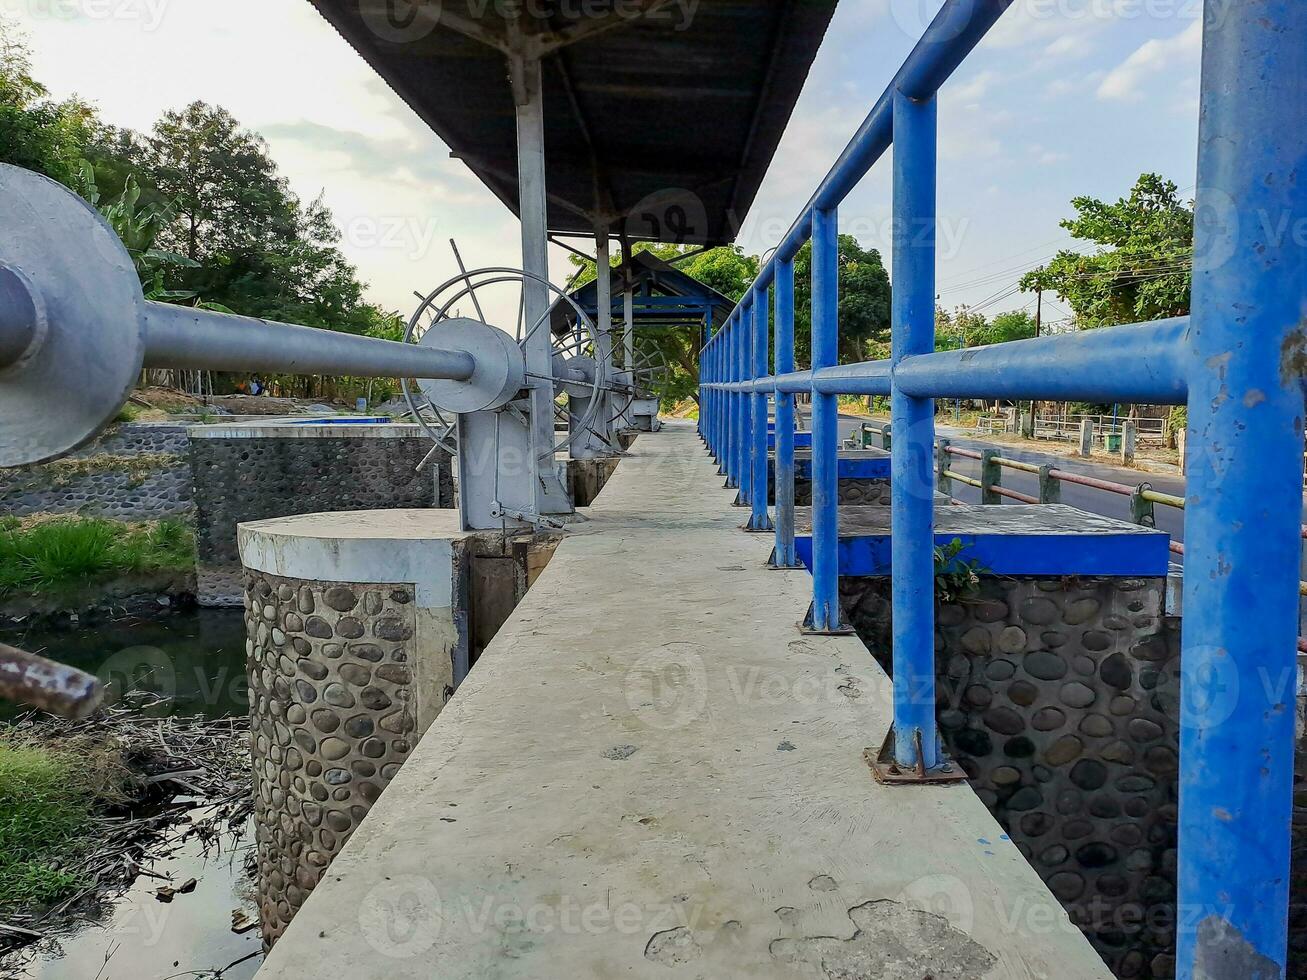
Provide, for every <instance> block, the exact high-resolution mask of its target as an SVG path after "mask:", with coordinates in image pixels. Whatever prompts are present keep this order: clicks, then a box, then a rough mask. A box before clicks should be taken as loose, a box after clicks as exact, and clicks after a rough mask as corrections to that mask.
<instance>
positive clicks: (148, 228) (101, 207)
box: [77, 163, 203, 305]
mask: <svg viewBox="0 0 1307 980" xmlns="http://www.w3.org/2000/svg"><path fill="white" fill-rule="evenodd" d="M77 184H78V186H77V192H78V193H79V194H81V195H82V197H84V198H86V200H87V201H89V202H90V204H91V206H92V207H94V208H95V209H96V210H97V211H99V212H100V214H102V215H104V219H105V220H106V221H108V222H109V224H110V226H111V227H112V228H113V230H114V231H116V232H117V233H118V237H119V238H121V239H122V242H123V244H124V245H125V246H126V247H127V252H128V254H130V255H131V257H132V262H133V264H134V265H135V266H136V272H137V274H138V275H139V276H140V277H141V288H142V289H143V290H144V292H145V298H146V299H149V300H156V301H158V302H162V303H185V302H188V301H190V300H194V299H195V298H196V297H197V295H198V294H197V293H195V292H193V291H191V290H182V289H169V288H167V286H165V284H164V279H165V277H166V276H168V275H169V274H170V273H172V272H174V271H176V270H177V269H197V268H199V263H198V262H196V261H194V260H193V259H190V258H188V257H186V256H185V255H180V254H178V253H177V252H169V251H166V250H164V249H160V248H155V247H154V243H155V241H156V240H157V239H158V237H159V233H160V232H161V231H162V230H163V229H164V228H166V227H167V226H168V223H169V222H171V221H172V219H173V217H174V210H173V206H172V205H171V204H168V205H163V206H158V205H151V206H149V207H141V204H140V201H141V188H140V185H139V184H138V183H137V181H136V176H135V175H134V174H129V175H128V176H127V181H126V183H125V184H124V185H123V192H122V194H121V195H120V196H119V197H118V199H117V200H116V201H114V202H113V203H111V204H102V203H101V195H100V188H99V186H98V185H97V183H96V179H95V168H94V167H92V166H91V164H89V163H83V164H82V168H81V171H80V172H79V173H78V179H77ZM201 305H203V304H201Z"/></svg>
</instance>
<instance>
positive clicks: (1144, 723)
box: [842, 577, 1179, 978]
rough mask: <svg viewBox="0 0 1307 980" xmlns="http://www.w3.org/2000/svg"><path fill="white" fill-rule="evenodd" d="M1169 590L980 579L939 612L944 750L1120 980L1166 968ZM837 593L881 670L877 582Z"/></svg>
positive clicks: (1173, 814) (1172, 673) (1141, 583)
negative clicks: (975, 587)
mask: <svg viewBox="0 0 1307 980" xmlns="http://www.w3.org/2000/svg"><path fill="white" fill-rule="evenodd" d="M1164 590H1165V582H1164V580H1162V579H1126V578H1085V579H1049V580H1035V579H1003V578H994V577H984V578H982V580H981V586H980V588H979V592H978V594H976V595H974V596H969V597H967V598H966V599H964V600H963V601H961V602H958V603H951V604H945V605H942V606H941V607H940V608H939V611H938V616H937V620H938V632H937V635H936V649H937V661H936V662H937V665H938V678H937V682H938V687H937V697H938V708H937V710H938V716H939V721H940V731H941V733H942V737H943V739H944V741H945V744H946V747H947V749H948V751H949V752H950V753H951V754H952V755H953V756H954V758H956V759H957V761H958V762H959V763H960V765H961V766H962V767H963V769H964V770H965V771H966V773H967V775H968V776H969V777H970V780H971V784H972V787H973V788H974V789H975V791H976V793H977V795H979V796H980V798H981V799H982V800H984V802H985V804H986V805H987V806H988V807H989V808H990V810H991V812H993V814H994V816H995V817H996V818H997V819H998V821H999V823H1000V824H1001V825H1002V826H1003V829H1004V830H1005V831H1007V833H1008V834H1009V835H1011V838H1012V840H1013V841H1014V842H1015V843H1016V845H1017V847H1019V848H1020V849H1021V852H1022V853H1023V854H1024V855H1025V856H1026V858H1027V860H1029V861H1030V862H1031V864H1032V865H1033V866H1034V868H1035V869H1036V870H1037V871H1038V872H1039V873H1040V874H1041V876H1042V877H1043V878H1044V880H1045V882H1046V883H1047V884H1048V886H1049V888H1050V890H1051V891H1052V892H1053V893H1054V894H1055V895H1056V896H1057V897H1058V899H1059V900H1060V901H1061V902H1062V903H1063V905H1064V906H1065V907H1066V908H1067V910H1068V911H1069V913H1070V915H1071V917H1072V920H1073V921H1074V922H1076V924H1077V925H1079V926H1080V927H1081V928H1082V929H1083V930H1084V931H1085V933H1086V935H1087V936H1088V938H1089V939H1090V941H1091V942H1092V943H1093V944H1094V946H1095V948H1096V949H1097V950H1098V951H1099V953H1100V954H1101V955H1102V956H1103V959H1104V960H1105V961H1106V963H1107V964H1108V966H1109V967H1110V968H1111V969H1112V971H1113V972H1114V973H1115V974H1116V975H1117V976H1118V977H1130V978H1133V977H1138V978H1146V977H1170V976H1173V975H1174V969H1175V963H1174V942H1175V888H1176V824H1177V806H1176V800H1177V782H1176V780H1177V769H1178V738H1179V733H1178V698H1177V689H1178V680H1179V657H1178V652H1179V644H1178V636H1177V633H1176V631H1175V630H1173V629H1168V627H1167V624H1166V623H1165V622H1164V621H1163V612H1164V610H1163V596H1164ZM842 593H843V599H844V603H845V607H846V610H847V611H848V615H849V616H850V617H851V619H852V621H853V624H854V626H855V627H856V629H857V630H858V634H859V636H860V637H862V639H863V640H864V642H865V643H866V644H867V646H868V648H869V649H870V650H871V651H872V653H873V654H874V655H876V656H877V658H878V660H880V661H881V663H882V664H883V665H884V666H885V667H886V669H887V670H888V669H889V667H890V664H889V650H890V615H889V582H888V580H887V579H883V578H875V579H872V578H864V579H846V580H844V582H843V583H842Z"/></svg>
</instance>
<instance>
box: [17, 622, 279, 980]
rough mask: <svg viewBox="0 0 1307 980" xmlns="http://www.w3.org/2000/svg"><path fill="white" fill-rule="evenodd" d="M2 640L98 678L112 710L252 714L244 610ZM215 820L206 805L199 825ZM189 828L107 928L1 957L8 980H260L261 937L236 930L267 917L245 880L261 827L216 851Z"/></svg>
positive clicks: (83, 927) (198, 814)
mask: <svg viewBox="0 0 1307 980" xmlns="http://www.w3.org/2000/svg"><path fill="white" fill-rule="evenodd" d="M0 640H3V641H4V642H7V643H10V644H12V645H14V646H18V647H21V648H23V649H26V650H30V651H32V652H34V653H42V654H44V655H45V656H48V657H51V658H53V659H56V660H60V661H62V662H64V663H68V664H72V665H73V666H76V667H79V668H81V669H83V670H87V671H90V672H92V673H95V674H97V675H98V676H100V677H101V679H102V680H104V681H105V683H106V685H107V687H108V691H109V700H110V701H111V702H115V701H116V702H119V703H121V702H122V699H123V698H124V697H127V698H128V702H133V701H135V700H136V699H135V698H133V697H131V695H132V694H133V693H134V692H140V691H145V692H148V693H149V694H151V695H153V696H154V697H152V698H149V699H147V701H148V702H149V703H148V706H146V707H144V708H142V709H141V711H142V713H143V714H148V715H151V716H156V717H158V716H168V715H173V716H194V715H203V716H205V717H208V718H224V717H230V716H239V715H244V714H245V713H246V712H247V711H248V703H247V698H246V682H245V627H244V623H243V616H242V612H241V611H240V610H212V609H202V610H191V611H185V612H174V611H168V610H161V611H160V614H159V615H158V616H154V617H149V618H142V617H129V618H124V619H118V620H114V621H99V622H95V623H93V624H90V625H86V626H81V627H74V628H71V629H51V628H49V627H45V626H41V627H32V628H26V629H25V628H22V627H21V626H20V627H18V628H16V629H6V630H4V631H3V632H2V633H0ZM0 710H6V709H0ZM205 812H206V811H205V810H204V809H203V808H202V807H197V809H196V810H195V811H194V812H193V813H192V815H191V819H192V820H198V819H201V818H202V817H203V816H204V814H205ZM185 829H186V825H185V824H179V825H178V826H177V827H176V828H175V829H174V831H173V832H172V833H171V834H170V837H169V842H170V846H168V845H166V846H165V847H164V848H163V849H162V850H163V852H164V856H162V857H160V858H159V859H158V860H156V861H154V862H153V863H152V864H149V865H147V866H146V868H145V870H146V872H147V873H146V874H142V875H141V876H140V877H138V878H137V880H136V881H135V883H134V884H133V885H132V886H131V887H130V888H129V889H128V890H127V892H126V893H125V894H123V895H122V896H121V897H119V898H116V899H115V900H113V901H112V902H110V903H106V905H105V906H104V908H103V910H102V912H101V914H100V915H98V916H96V917H95V921H93V922H87V923H82V924H79V925H78V926H77V927H76V928H74V929H72V930H70V931H68V932H67V933H65V934H59V935H50V936H49V937H48V938H47V939H46V940H44V941H43V942H40V943H37V944H35V945H34V946H30V947H28V948H27V949H25V950H21V951H19V952H18V953H16V954H11V955H10V956H9V957H8V958H7V959H0V977H5V978H8V977H14V978H23V980H74V978H75V980H82V978H86V980H91V978H97V980H165V978H175V977H187V978H205V977H212V976H214V975H215V974H216V973H217V972H218V971H220V970H221V971H223V972H222V973H221V976H222V977H223V980H249V978H250V977H253V976H254V973H255V971H256V970H257V969H258V967H259V963H260V959H261V957H260V956H259V955H258V954H259V951H260V940H259V933H258V930H257V929H254V930H251V931H249V932H246V933H245V934H244V935H238V934H236V933H234V932H232V929H231V927H232V917H233V914H234V913H238V912H239V913H243V914H245V915H246V916H249V917H250V918H251V919H252V920H254V921H257V919H258V913H257V907H256V905H255V903H254V888H253V882H252V881H251V880H250V879H249V877H248V876H247V875H246V874H245V871H244V865H245V858H246V855H247V853H248V851H249V850H250V849H251V848H252V847H253V845H254V837H253V827H252V823H251V822H249V821H247V822H246V823H245V825H244V826H241V827H236V828H234V829H233V831H232V832H231V833H229V834H226V833H225V834H223V835H222V837H221V839H219V840H217V841H211V842H209V844H208V845H207V846H206V845H204V844H203V843H201V841H200V840H198V839H197V838H195V837H192V838H191V839H190V840H186V841H181V840H180V838H181V837H182V836H184V831H185ZM192 878H194V879H195V880H196V886H195V889H194V891H191V892H189V893H187V894H178V895H176V896H175V897H174V898H173V900H172V901H171V902H170V903H164V902H160V901H159V900H158V898H157V897H156V893H157V892H158V890H159V888H160V886H162V885H165V884H170V885H172V886H173V887H174V888H175V887H178V886H180V885H182V884H183V883H184V882H187V881H188V880H189V879H192ZM245 957H252V958H250V959H244V958H245ZM243 959H244V962H239V961H241V960H243ZM230 964H237V965H235V966H231V965H230Z"/></svg>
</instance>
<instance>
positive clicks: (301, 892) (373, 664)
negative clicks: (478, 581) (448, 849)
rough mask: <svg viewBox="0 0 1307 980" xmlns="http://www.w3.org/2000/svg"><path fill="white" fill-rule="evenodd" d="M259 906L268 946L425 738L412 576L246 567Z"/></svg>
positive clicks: (286, 924) (281, 930) (288, 921)
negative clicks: (352, 578)
mask: <svg viewBox="0 0 1307 980" xmlns="http://www.w3.org/2000/svg"><path fill="white" fill-rule="evenodd" d="M246 576H247V578H246V592H245V605H246V613H245V621H246V627H247V630H248V634H249V640H248V646H247V650H248V654H249V657H248V670H249V681H250V717H251V728H252V731H251V746H250V748H251V752H252V755H253V762H254V823H255V839H256V842H257V848H258V861H259V907H260V913H261V920H262V925H263V942H264V946H265V948H267V947H271V945H272V944H273V943H274V942H276V940H277V939H278V938H279V937H280V936H281V934H282V933H283V932H284V931H285V929H286V927H287V926H288V925H289V924H290V921H291V919H292V918H293V917H294V915H295V913H296V912H297V911H298V910H299V908H300V906H301V905H303V903H304V901H305V899H306V898H307V897H308V895H309V893H310V892H312V891H313V889H314V887H315V886H316V885H317V883H318V881H319V880H320V879H321V877H322V875H323V874H324V873H325V871H326V869H327V866H328V865H329V864H330V863H331V860H332V858H333V857H335V855H336V854H337V853H339V851H340V849H341V848H342V847H344V846H345V842H346V841H347V840H348V839H349V837H350V835H351V834H352V833H353V832H354V830H355V829H356V828H357V827H358V825H359V823H360V822H362V820H363V818H364V817H365V816H366V815H367V813H368V811H369V810H370V809H371V807H372V804H373V803H375V802H376V801H377V798H378V797H379V796H380V795H381V791H382V790H383V789H385V787H386V786H387V785H388V784H389V782H390V780H392V779H393V778H394V777H395V774H396V773H397V772H399V767H400V765H401V764H402V763H403V761H404V760H405V759H406V758H408V755H409V752H410V751H411V750H412V744H413V742H414V740H415V738H416V736H415V732H414V729H415V725H416V719H415V714H414V710H413V707H412V703H411V702H412V701H413V696H412V695H413V680H414V679H413V665H411V664H410V656H411V654H413V652H414V651H413V649H412V645H413V640H414V636H415V634H416V630H417V622H416V611H415V605H414V600H415V597H414V594H413V589H412V587H411V586H408V585H392V586H386V585H347V584H338V583H320V582H305V581H300V580H296V579H286V578H279V577H277V576H272V575H265V574H261V573H257V572H247V573H246Z"/></svg>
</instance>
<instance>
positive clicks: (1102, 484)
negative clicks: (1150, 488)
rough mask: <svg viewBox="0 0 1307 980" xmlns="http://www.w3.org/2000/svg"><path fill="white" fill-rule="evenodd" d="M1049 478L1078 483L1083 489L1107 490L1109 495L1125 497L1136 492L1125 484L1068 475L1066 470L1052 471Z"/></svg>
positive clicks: (1078, 475) (1076, 474)
mask: <svg viewBox="0 0 1307 980" xmlns="http://www.w3.org/2000/svg"><path fill="white" fill-rule="evenodd" d="M1049 476H1051V477H1053V479H1055V480H1061V481H1062V482H1064V483H1078V484H1080V486H1082V487H1093V488H1094V489H1095V490H1106V491H1107V492H1108V493H1119V494H1121V495H1122V496H1124V497H1128V496H1130V495H1131V494H1132V493H1134V492H1135V488H1134V487H1128V486H1126V485H1125V484H1124V483H1113V482H1111V481H1110V480H1099V479H1097V478H1095V477H1092V476H1081V475H1080V474H1079V473H1067V472H1066V471H1064V470H1052V471H1051V472H1050V473H1049Z"/></svg>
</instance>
